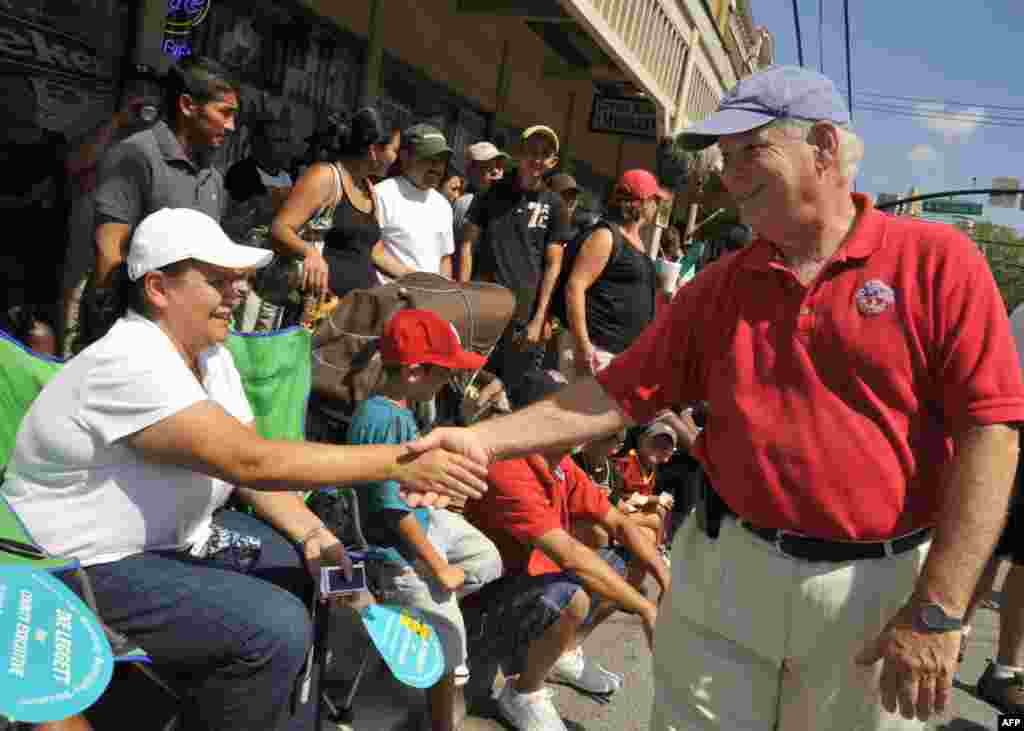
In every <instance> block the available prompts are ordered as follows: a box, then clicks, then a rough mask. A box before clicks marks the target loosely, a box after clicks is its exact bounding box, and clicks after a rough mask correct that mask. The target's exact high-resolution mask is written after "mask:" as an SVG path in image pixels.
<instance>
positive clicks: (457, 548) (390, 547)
mask: <svg viewBox="0 0 1024 731" xmlns="http://www.w3.org/2000/svg"><path fill="white" fill-rule="evenodd" d="M380 355H381V359H382V360H383V363H384V374H383V377H382V379H381V382H380V383H379V384H378V386H377V388H376V389H375V391H374V393H373V394H372V395H371V396H370V397H369V398H368V399H366V400H365V401H363V402H362V403H361V404H360V405H359V408H358V409H357V410H356V412H355V414H354V415H353V417H352V422H351V424H350V425H349V431H348V442H349V443H350V444H401V443H403V442H407V441H411V440H413V439H415V438H416V437H418V436H419V434H418V430H417V426H416V419H415V416H414V415H413V412H412V411H411V410H410V408H409V402H410V401H429V400H430V399H432V398H433V397H434V396H435V395H436V394H437V392H438V391H439V390H440V389H441V387H442V386H444V384H445V383H447V382H448V380H449V379H450V378H451V375H452V371H455V370H470V369H477V368H481V367H483V365H484V363H485V361H486V358H484V356H482V355H478V354H476V353H473V352H470V351H467V350H464V349H463V347H462V343H461V342H460V341H459V335H458V333H457V332H456V330H455V328H454V327H453V326H452V325H451V324H450V323H449V322H447V321H445V320H443V319H441V317H440V316H438V315H437V314H435V313H434V312H431V311H429V310H418V309H406V310H401V311H400V312H398V313H397V314H395V315H394V316H393V317H392V318H391V319H390V320H388V322H387V324H386V325H385V326H384V334H383V336H382V337H381V340H380ZM366 488H367V489H366V491H365V492H364V493H363V499H362V500H361V501H360V504H361V512H362V513H363V515H362V516H361V517H362V525H363V527H364V533H365V535H366V538H367V540H368V541H369V542H370V544H371V545H372V546H373V549H374V550H373V552H372V553H373V555H374V559H375V560H374V561H372V562H371V563H370V564H368V566H367V568H368V570H369V571H370V574H371V578H372V580H373V581H374V582H375V584H376V586H377V587H378V588H379V590H380V591H381V592H382V593H383V595H384V596H385V597H386V598H387V599H390V600H395V601H398V602H399V603H401V604H404V605H408V606H414V607H418V608H420V609H421V610H423V611H425V612H426V613H427V614H428V616H429V617H430V618H431V619H432V620H435V621H434V622H433V625H434V628H435V629H436V630H437V633H438V637H439V639H440V640H441V644H442V645H443V647H444V651H445V665H446V667H447V668H449V672H448V673H446V674H445V675H444V676H443V677H442V678H441V680H439V681H438V683H437V685H435V686H434V687H433V688H431V689H430V691H429V692H428V701H429V706H430V713H431V717H432V728H433V729H439V730H442V731H443V730H446V729H452V728H454V727H455V725H456V723H455V720H454V715H455V714H454V708H455V696H456V686H457V685H462V684H464V683H465V681H466V680H468V678H469V671H468V669H466V628H465V624H464V622H463V619H462V612H461V611H460V610H459V605H458V600H459V599H460V598H462V597H464V596H466V595H467V594H471V593H473V592H475V591H477V590H479V589H480V588H481V587H482V586H483V585H484V584H486V583H487V582H489V581H493V580H494V579H496V578H498V577H499V576H501V572H502V566H501V556H500V554H499V553H498V549H497V548H496V547H495V545H494V544H493V543H492V542H491V541H490V539H488V538H487V537H486V536H484V534H483V533H481V532H480V531H479V530H477V529H476V528H474V527H473V526H472V525H470V524H469V522H467V521H466V520H465V519H464V518H463V517H462V516H461V515H459V514H458V513H455V512H453V511H450V510H445V509H443V508H411V507H409V505H408V504H407V503H405V502H404V501H403V500H402V498H401V497H400V496H399V492H398V483H397V482H393V481H388V482H380V483H375V484H372V485H367V486H366Z"/></svg>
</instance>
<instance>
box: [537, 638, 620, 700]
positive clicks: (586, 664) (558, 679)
mask: <svg viewBox="0 0 1024 731" xmlns="http://www.w3.org/2000/svg"><path fill="white" fill-rule="evenodd" d="M548 680H550V681H551V682H553V683H564V684H565V685H571V686H572V687H573V688H577V689H578V690H582V691H583V692H584V693H591V694H593V695H608V694H609V693H614V692H615V691H617V690H618V689H619V688H621V687H622V678H621V677H619V676H618V675H616V674H615V673H612V672H611V671H608V670H605V669H604V668H603V667H601V666H600V665H598V664H597V663H596V662H591V661H589V660H588V659H587V657H586V655H584V654H583V647H582V646H580V647H577V648H576V649H575V650H571V651H570V652H566V653H563V654H562V655H561V656H560V657H559V658H558V660H556V661H555V664H554V666H553V667H552V668H551V671H550V672H549V673H548Z"/></svg>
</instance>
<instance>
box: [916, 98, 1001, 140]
mask: <svg viewBox="0 0 1024 731" xmlns="http://www.w3.org/2000/svg"><path fill="white" fill-rule="evenodd" d="M914 110H915V111H917V112H919V113H920V114H922V115H926V116H922V117H921V121H922V122H923V123H924V126H925V127H927V128H928V129H930V130H932V131H933V132H938V133H939V134H940V135H942V139H943V140H945V141H946V143H947V144H951V143H953V142H962V141H965V140H966V139H967V138H968V137H970V136H971V135H972V134H974V132H975V130H977V129H978V124H979V122H983V121H985V119H986V117H987V115H988V113H987V112H986V111H985V107H962V108H961V107H958V108H953V109H949V108H947V107H946V105H945V104H942V103H939V102H927V103H922V104H915V105H914Z"/></svg>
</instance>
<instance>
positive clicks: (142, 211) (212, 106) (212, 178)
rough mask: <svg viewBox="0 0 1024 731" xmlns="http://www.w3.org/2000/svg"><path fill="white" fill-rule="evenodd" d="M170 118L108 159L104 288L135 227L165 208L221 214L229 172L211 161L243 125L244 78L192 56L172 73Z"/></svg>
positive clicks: (102, 176) (101, 246)
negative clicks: (235, 79) (240, 113)
mask: <svg viewBox="0 0 1024 731" xmlns="http://www.w3.org/2000/svg"><path fill="white" fill-rule="evenodd" d="M167 95H168V98H167V104H166V110H167V114H166V116H167V119H166V121H163V120H161V121H159V122H157V123H156V124H155V125H153V127H151V128H150V129H147V130H144V131H142V132H139V133H137V134H134V135H132V136H131V137H128V138H127V139H125V140H124V141H122V142H121V143H119V144H118V145H116V146H115V147H114V148H112V149H111V150H110V152H109V154H108V155H107V156H106V158H105V159H104V160H103V161H102V163H101V165H100V172H99V182H98V184H97V188H96V193H95V206H96V268H95V276H94V284H95V286H96V289H97V290H99V291H102V290H104V289H107V288H109V287H110V286H111V285H112V284H113V273H114V270H115V269H116V268H117V267H118V265H119V264H120V263H121V262H123V261H124V259H125V257H126V256H127V253H128V242H129V240H130V238H131V234H132V230H133V229H134V228H135V226H136V224H138V223H139V221H141V220H142V219H143V218H145V217H146V216H147V215H149V214H150V213H153V212H154V211H157V210H160V209H161V208H194V209H197V210H200V211H202V212H204V213H206V214H208V215H210V216H211V217H212V218H213V219H214V220H216V221H218V222H219V221H220V220H221V216H222V214H223V212H224V209H225V207H226V205H227V195H226V193H225V192H224V178H223V176H222V175H221V173H220V171H219V170H217V169H215V168H214V167H213V164H212V162H211V160H212V157H213V155H214V153H215V152H216V150H217V148H219V147H220V146H221V145H222V144H223V143H224V140H225V137H226V135H227V134H228V133H230V132H232V131H234V129H235V115H236V114H237V113H238V106H239V101H238V85H237V84H236V83H234V82H233V81H230V80H229V79H228V78H227V76H226V75H225V74H224V72H223V71H222V70H221V68H220V67H219V66H218V65H217V64H215V63H214V62H212V61H208V60H205V59H191V58H188V59H185V60H184V61H182V62H181V64H180V65H179V67H177V68H173V69H171V71H170V73H169V74H168V77H167Z"/></svg>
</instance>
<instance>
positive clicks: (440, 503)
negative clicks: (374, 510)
mask: <svg viewBox="0 0 1024 731" xmlns="http://www.w3.org/2000/svg"><path fill="white" fill-rule="evenodd" d="M509 410H510V409H509V406H508V398H507V396H506V395H505V388H504V385H503V384H502V382H501V381H500V380H499V379H497V378H491V380H489V381H487V382H485V383H483V385H481V386H480V387H470V388H467V389H466V392H465V394H464V397H463V400H462V405H461V412H462V418H463V420H464V421H465V422H466V423H473V422H475V421H476V420H477V419H479V418H480V416H482V415H483V414H485V413H487V412H489V411H494V412H498V413H505V412H508V411H509ZM405 446H406V448H407V452H406V454H405V456H403V457H402V458H401V459H400V460H399V461H400V467H399V469H400V471H401V474H400V476H399V478H398V479H397V481H398V483H399V484H400V494H401V496H402V498H403V499H404V500H405V501H406V502H407V503H408V504H409V505H410V506H411V507H420V506H432V507H436V508H444V507H447V506H448V505H449V504H451V503H452V502H453V501H456V502H459V503H464V502H465V501H466V500H467V499H475V498H479V497H482V496H483V494H484V493H485V492H486V491H487V469H488V467H489V466H490V463H491V461H492V459H493V454H492V453H491V452H490V450H489V449H487V448H486V447H485V446H484V445H483V442H482V441H481V440H480V438H479V436H478V435H477V434H476V433H475V432H473V431H471V430H470V429H465V428H458V427H456V428H449V427H442V428H437V429H434V430H433V431H431V432H430V433H429V434H427V435H426V436H424V437H421V438H420V439H417V440H415V441H412V442H409V443H407V444H406V445H405Z"/></svg>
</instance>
